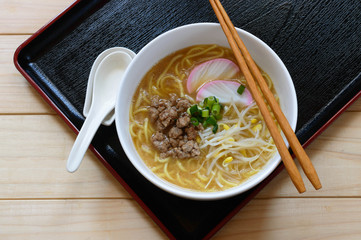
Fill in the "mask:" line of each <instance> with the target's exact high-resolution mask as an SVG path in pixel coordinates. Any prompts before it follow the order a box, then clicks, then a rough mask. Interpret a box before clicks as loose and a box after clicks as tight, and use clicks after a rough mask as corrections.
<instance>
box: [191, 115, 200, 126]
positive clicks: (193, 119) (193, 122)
mask: <svg viewBox="0 0 361 240" xmlns="http://www.w3.org/2000/svg"><path fill="white" fill-rule="evenodd" d="M191 123H192V124H193V125H194V126H198V124H199V121H198V119H197V118H195V117H192V118H191Z"/></svg>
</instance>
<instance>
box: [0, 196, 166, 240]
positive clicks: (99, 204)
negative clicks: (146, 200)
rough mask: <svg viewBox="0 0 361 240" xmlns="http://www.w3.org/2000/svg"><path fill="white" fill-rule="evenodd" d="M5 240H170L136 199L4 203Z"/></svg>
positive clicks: (0, 218)
mask: <svg viewBox="0 0 361 240" xmlns="http://www.w3.org/2000/svg"><path fill="white" fill-rule="evenodd" d="M0 238H1V239H8V240H10V239H54V240H55V239H61V240H63V239H166V238H165V236H164V233H163V232H162V231H161V230H160V229H159V227H158V226H157V225H156V224H155V223H154V222H153V221H152V220H151V219H150V217H149V216H148V215H147V214H146V213H145V212H144V211H143V210H142V209H141V208H140V207H139V206H138V205H137V203H136V202H134V201H132V200H124V199H109V200H104V199H103V200H25V201H24V200H19V201H7V200H2V201H0Z"/></svg>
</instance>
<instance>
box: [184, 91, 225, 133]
mask: <svg viewBox="0 0 361 240" xmlns="http://www.w3.org/2000/svg"><path fill="white" fill-rule="evenodd" d="M221 110H222V105H221V104H220V103H219V99H218V98H216V97H214V96H210V97H207V98H205V99H204V100H203V101H202V102H200V103H199V104H198V105H197V104H194V105H192V106H191V107H190V108H188V109H187V113H188V114H189V115H190V117H191V123H192V124H193V125H194V126H198V125H199V124H203V127H204V128H206V127H208V126H213V128H212V131H213V132H214V133H216V132H217V130H218V124H217V120H220V119H222V114H221Z"/></svg>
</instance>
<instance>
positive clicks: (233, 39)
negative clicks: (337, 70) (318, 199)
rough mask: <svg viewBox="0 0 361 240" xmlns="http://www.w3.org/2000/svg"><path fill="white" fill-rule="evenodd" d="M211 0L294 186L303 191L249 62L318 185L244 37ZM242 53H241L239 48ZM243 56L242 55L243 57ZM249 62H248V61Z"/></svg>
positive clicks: (290, 141)
mask: <svg viewBox="0 0 361 240" xmlns="http://www.w3.org/2000/svg"><path fill="white" fill-rule="evenodd" d="M210 3H211V5H212V8H213V10H214V12H215V13H216V16H217V18H218V20H219V22H220V24H221V26H222V29H223V31H224V33H225V35H226V37H227V39H228V42H229V44H230V46H231V48H232V50H233V52H234V55H235V57H236V59H237V62H238V64H239V66H240V68H241V70H242V72H243V74H244V75H245V78H246V81H247V85H248V87H249V90H250V92H251V94H252V96H253V98H254V99H255V101H256V103H257V105H258V107H259V108H260V111H261V113H262V115H263V118H264V120H265V122H266V125H267V127H268V129H269V131H270V133H271V136H272V138H273V140H274V142H275V144H276V147H277V149H278V151H279V153H280V155H281V158H282V161H283V163H284V165H285V168H286V170H287V172H288V174H289V175H290V177H291V180H292V181H293V183H294V185H295V186H296V188H297V190H298V191H299V192H300V193H302V192H304V191H305V190H306V189H305V186H304V183H303V181H302V178H301V175H300V173H299V172H298V169H297V167H296V165H295V163H294V162H293V159H292V157H291V155H290V153H289V151H288V149H287V147H286V145H285V143H284V141H283V139H282V136H281V134H280V132H279V131H278V130H277V126H276V124H275V122H274V120H273V119H272V117H271V114H270V113H269V111H268V108H267V105H266V103H265V102H264V101H263V98H262V96H261V94H260V92H259V90H258V88H257V85H256V82H255V80H254V78H253V76H252V74H251V72H250V70H249V69H248V66H249V67H250V69H251V71H252V73H253V75H254V76H255V77H256V80H257V83H258V85H259V86H260V88H261V90H262V92H263V95H264V96H265V98H266V100H267V102H268V104H269V105H270V107H271V109H272V111H273V113H274V115H275V117H276V119H277V121H278V123H279V125H280V126H281V129H282V131H283V132H284V134H285V136H286V138H287V140H288V141H289V143H290V146H291V148H292V150H293V151H294V153H295V155H296V157H297V158H298V160H299V162H300V164H301V166H302V168H303V171H304V172H305V174H306V176H307V177H308V178H309V180H310V181H311V183H312V185H313V186H314V187H315V189H320V188H321V183H320V180H319V178H318V176H317V173H316V170H315V168H314V167H313V165H312V163H311V161H310V159H309V158H308V156H307V154H306V152H305V151H304V149H303V148H302V146H301V144H300V142H299V141H298V139H297V137H296V135H295V133H294V132H293V130H292V128H291V126H290V125H289V123H288V121H287V119H286V117H285V116H284V114H283V112H282V110H281V109H280V107H279V105H278V103H277V101H276V100H275V98H274V96H273V94H272V92H271V91H270V90H269V88H268V85H267V83H266V82H265V80H264V79H263V76H262V74H261V72H260V71H259V69H258V67H257V65H256V64H255V63H254V61H253V59H252V57H251V55H250V54H249V52H248V50H247V48H246V46H245V45H244V43H243V41H242V40H241V38H240V37H239V35H238V33H237V31H236V29H235V28H234V26H233V24H232V22H231V21H230V19H229V17H228V15H227V13H226V11H225V10H224V8H223V6H222V4H221V3H220V1H219V0H210ZM240 50H241V52H242V54H243V56H242V54H241V52H240ZM243 57H244V58H245V59H244V58H243ZM246 62H247V64H248V66H247V64H246Z"/></svg>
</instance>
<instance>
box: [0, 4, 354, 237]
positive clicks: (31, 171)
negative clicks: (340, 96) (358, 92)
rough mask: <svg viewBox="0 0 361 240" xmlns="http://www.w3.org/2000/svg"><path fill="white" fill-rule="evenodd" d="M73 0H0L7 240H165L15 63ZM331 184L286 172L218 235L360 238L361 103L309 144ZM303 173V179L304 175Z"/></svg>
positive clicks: (0, 134) (0, 143)
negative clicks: (74, 157) (76, 145)
mask: <svg viewBox="0 0 361 240" xmlns="http://www.w3.org/2000/svg"><path fill="white" fill-rule="evenodd" d="M71 3H72V0H57V1H49V0H23V1H20V0H0V239H166V236H165V234H164V233H163V232H162V231H161V230H160V228H159V227H158V226H157V225H156V224H155V223H154V222H153V221H152V220H151V218H150V217H149V216H148V215H147V214H146V213H145V212H144V211H143V209H142V208H141V207H139V205H138V204H137V202H135V201H134V200H133V199H132V198H131V197H130V195H129V194H128V193H127V192H126V191H125V190H124V189H123V187H122V186H121V185H120V184H119V183H118V182H117V181H116V180H115V178H113V176H112V175H111V174H110V173H109V172H108V171H107V170H106V169H105V168H104V167H103V166H102V165H101V163H100V162H99V161H98V160H97V158H96V157H95V156H94V155H93V154H92V153H91V152H90V151H88V152H87V154H86V156H85V159H84V161H83V164H82V166H81V168H80V169H79V170H78V171H77V172H75V173H73V174H70V173H68V172H67V171H66V169H65V165H66V160H67V157H68V154H69V152H70V149H71V147H72V144H73V142H74V139H75V137H76V135H75V134H74V133H73V132H72V131H71V130H70V128H69V127H68V126H67V125H66V124H65V123H64V122H63V121H62V120H61V118H60V117H59V116H58V115H57V114H56V113H55V112H54V111H53V110H52V109H51V108H50V107H49V106H48V105H47V104H46V103H45V101H44V100H43V99H42V98H41V97H40V95H39V94H38V93H37V92H36V91H35V90H34V89H33V88H32V87H31V86H30V84H29V83H28V82H27V81H26V80H25V79H24V78H23V77H22V75H21V74H20V73H19V72H18V71H17V70H16V69H15V67H14V64H13V55H14V51H15V49H16V48H17V47H18V46H19V45H20V44H21V43H22V42H23V41H24V40H26V39H27V38H28V37H29V36H30V35H31V34H32V33H34V32H35V31H36V30H38V29H39V28H40V27H41V26H43V25H44V24H46V23H47V22H48V21H49V20H50V19H52V18H53V17H55V16H56V15H57V14H58V13H60V12H61V11H62V10H63V9H64V8H65V7H67V6H68V5H70V4H71ZM306 150H307V153H308V154H309V156H310V158H311V159H312V161H313V163H314V165H315V167H316V169H317V171H318V173H319V177H320V179H321V181H322V184H323V188H322V189H321V190H319V191H315V190H314V189H313V188H312V186H311V184H310V183H309V182H308V181H306V188H307V192H306V193H304V194H302V195H299V194H298V193H297V191H296V190H295V188H294V187H293V185H292V183H291V182H290V180H289V178H288V176H287V174H286V172H285V171H283V172H282V173H281V174H279V175H278V176H277V177H276V178H275V179H274V180H273V181H272V182H271V183H270V184H269V185H268V186H267V187H266V188H264V189H263V190H262V191H261V192H260V193H259V194H258V195H257V196H256V197H255V199H253V200H252V201H251V202H250V203H249V204H248V205H247V206H246V207H244V208H243V209H242V210H241V211H240V212H239V213H238V214H237V215H236V216H235V217H234V218H233V219H232V220H231V221H230V222H228V223H227V224H226V225H225V226H224V227H223V228H222V229H221V230H220V231H219V232H218V233H217V234H216V236H215V237H214V239H241V238H242V237H245V239H361V200H360V198H361V99H359V100H357V101H356V102H355V103H354V104H353V105H352V106H351V107H350V108H349V109H347V110H346V112H344V113H343V114H342V115H341V116H340V117H339V118H338V119H337V120H336V121H335V122H334V123H333V124H332V125H331V126H330V127H329V128H328V129H326V131H324V132H323V133H322V134H321V135H320V136H319V137H318V138H317V139H316V140H315V141H314V142H313V143H312V144H311V145H309V146H308V147H307V149H306ZM304 179H305V178H304Z"/></svg>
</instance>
